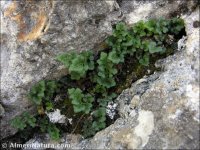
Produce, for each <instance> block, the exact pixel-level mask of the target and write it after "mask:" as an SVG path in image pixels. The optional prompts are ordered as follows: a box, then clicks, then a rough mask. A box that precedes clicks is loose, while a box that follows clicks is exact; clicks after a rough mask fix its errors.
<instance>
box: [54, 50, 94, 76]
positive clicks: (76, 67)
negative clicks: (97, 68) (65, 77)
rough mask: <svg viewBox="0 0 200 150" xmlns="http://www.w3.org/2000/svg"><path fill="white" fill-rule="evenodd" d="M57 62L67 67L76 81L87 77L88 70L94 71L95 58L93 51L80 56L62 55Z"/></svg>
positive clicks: (70, 53) (73, 54)
mask: <svg viewBox="0 0 200 150" xmlns="http://www.w3.org/2000/svg"><path fill="white" fill-rule="evenodd" d="M57 60H59V61H60V62H62V63H63V64H64V65H65V66H66V68H67V69H68V71H69V73H70V75H71V78H72V79H74V80H79V79H80V78H83V77H85V75H86V73H87V71H88V70H93V69H94V57H93V54H92V52H91V51H84V52H81V53H80V54H75V53H74V52H69V53H67V54H61V55H59V56H58V57H57Z"/></svg>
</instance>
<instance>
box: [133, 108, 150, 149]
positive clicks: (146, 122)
mask: <svg viewBox="0 0 200 150" xmlns="http://www.w3.org/2000/svg"><path fill="white" fill-rule="evenodd" d="M137 120H138V122H139V124H138V125H137V126H136V127H135V130H134V134H135V135H137V136H138V137H140V138H141V139H142V145H141V146H142V147H144V146H145V145H146V144H147V143H148V140H149V135H151V134H152V132H153V129H154V115H153V113H152V112H151V111H145V110H141V111H140V112H139V116H138V119H137Z"/></svg>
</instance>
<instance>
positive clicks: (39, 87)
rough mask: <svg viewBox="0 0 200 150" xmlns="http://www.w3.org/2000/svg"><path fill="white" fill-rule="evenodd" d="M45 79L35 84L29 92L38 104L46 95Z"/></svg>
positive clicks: (31, 98) (30, 97)
mask: <svg viewBox="0 0 200 150" xmlns="http://www.w3.org/2000/svg"><path fill="white" fill-rule="evenodd" d="M44 92H45V81H40V82H39V83H37V84H36V85H34V86H33V87H32V88H31V90H30V92H29V95H28V97H29V99H30V100H31V101H32V102H34V103H35V104H36V105H40V104H41V102H42V98H43V97H44V96H45V93H44Z"/></svg>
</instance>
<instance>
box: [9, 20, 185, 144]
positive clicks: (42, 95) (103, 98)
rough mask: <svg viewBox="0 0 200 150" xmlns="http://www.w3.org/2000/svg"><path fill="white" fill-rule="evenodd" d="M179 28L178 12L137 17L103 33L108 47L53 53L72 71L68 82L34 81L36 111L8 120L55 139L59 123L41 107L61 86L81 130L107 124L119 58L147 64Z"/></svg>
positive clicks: (47, 107)
mask: <svg viewBox="0 0 200 150" xmlns="http://www.w3.org/2000/svg"><path fill="white" fill-rule="evenodd" d="M183 28H184V22H183V20H182V19H180V18H173V19H163V18H160V19H150V20H148V21H139V22H137V23H135V24H134V25H133V26H131V27H130V28H129V27H128V26H127V25H126V24H125V23H123V22H120V23H118V24H116V26H115V28H114V29H113V34H112V35H111V36H110V37H108V38H107V39H106V43H107V45H108V49H106V50H105V51H103V52H100V54H93V53H92V52H91V51H83V52H81V53H76V52H74V51H71V52H68V53H65V54H61V55H58V56H57V57H56V59H57V60H58V61H59V62H61V63H63V64H64V66H65V67H66V68H67V70H68V73H69V75H70V78H68V77H67V80H66V82H67V83H66V84H70V83H71V82H72V83H73V84H72V85H70V86H68V87H67V88H66V86H63V87H64V88H63V87H62V86H60V84H59V86H58V82H57V81H40V82H38V83H37V84H36V85H34V86H33V87H32V88H31V90H30V92H29V94H28V97H29V99H30V100H31V101H32V102H33V103H34V104H35V105H36V106H37V108H38V114H37V117H34V116H32V115H30V114H28V113H23V114H22V115H21V116H17V117H16V118H14V119H13V120H12V121H11V125H12V126H13V127H15V128H17V129H19V130H24V129H26V128H27V127H32V128H34V127H36V126H37V127H39V128H40V131H41V132H47V133H49V135H50V137H51V138H52V139H54V140H58V139H59V137H60V134H61V133H60V128H59V126H57V125H56V124H53V123H51V122H50V121H49V119H48V117H47V116H46V115H45V112H48V111H52V110H54V109H55V107H57V105H56V104H55V102H54V101H53V99H54V98H55V96H56V94H58V95H59V94H60V93H59V92H61V91H63V89H64V91H66V93H65V94H63V93H62V94H61V95H62V96H63V95H64V96H63V97H64V98H66V99H69V100H70V102H69V101H68V102H67V103H69V104H70V108H71V107H73V113H75V114H76V113H79V114H82V115H84V121H82V122H84V123H83V130H82V133H83V135H84V136H85V137H90V136H93V135H94V134H95V133H96V132H98V131H99V130H101V129H103V128H105V127H106V107H107V105H108V102H110V101H112V100H113V99H115V97H116V96H117V95H116V94H115V93H114V92H115V91H116V89H115V87H116V85H117V84H118V83H117V82H116V81H119V80H117V79H118V73H123V72H122V71H121V70H120V66H121V64H122V63H124V62H125V61H126V62H127V58H131V59H133V60H134V62H136V61H137V62H138V63H139V64H141V65H142V66H146V67H148V66H149V64H150V63H151V58H152V57H154V56H160V54H163V53H165V52H166V48H165V45H166V41H167V39H169V37H170V36H174V37H176V36H178V34H179V33H180V32H181V31H182V30H183ZM169 35H170V36H169ZM94 58H95V59H94ZM154 58H155V57H154ZM137 65H138V64H137ZM141 65H139V67H141ZM133 67H134V66H133ZM79 80H81V81H79ZM69 81H70V82H69ZM82 84H84V85H82ZM79 86H81V87H80V88H79ZM73 87H75V88H73ZM59 88H60V89H59ZM61 88H63V89H61ZM66 89H67V90H66ZM81 89H82V90H83V91H82V90H81ZM59 96H60V95H59ZM66 99H65V100H64V101H65V102H66ZM64 101H62V100H61V101H60V103H61V104H59V105H62V104H63V105H62V107H63V106H66V105H65V102H64ZM58 108H59V107H58ZM75 116H76V115H75ZM36 118H37V120H36Z"/></svg>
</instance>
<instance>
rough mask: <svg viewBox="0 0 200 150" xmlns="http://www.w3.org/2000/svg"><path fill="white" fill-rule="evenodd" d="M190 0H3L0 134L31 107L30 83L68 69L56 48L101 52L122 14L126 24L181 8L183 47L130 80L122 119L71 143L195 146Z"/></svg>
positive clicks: (195, 83) (193, 39)
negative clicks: (152, 71) (155, 69)
mask: <svg viewBox="0 0 200 150" xmlns="http://www.w3.org/2000/svg"><path fill="white" fill-rule="evenodd" d="M196 3H197V1H165V2H162V1H126V0H122V1H117V2H116V1H114V0H113V1H106V0H101V1H84V0H80V1H53V0H52V1H26V2H25V1H1V8H0V13H1V30H0V34H1V105H2V106H3V107H2V108H1V112H3V117H1V118H0V119H1V129H0V132H1V138H4V137H7V136H10V135H13V134H14V133H16V130H15V129H13V128H11V127H10V125H9V120H10V119H12V118H13V117H15V116H16V115H19V114H21V113H22V112H23V111H25V110H28V111H33V112H34V108H33V107H32V104H31V103H30V102H29V101H28V100H27V97H26V94H27V92H28V90H29V89H30V87H31V86H32V85H33V84H35V83H36V82H38V81H39V80H42V79H50V78H59V77H60V76H62V75H63V74H65V73H66V71H65V70H64V69H63V66H62V65H60V64H59V63H57V62H56V61H55V59H54V58H55V56H56V55H57V54H59V53H63V52H66V51H69V50H72V49H74V50H76V51H82V50H86V49H94V50H100V49H101V48H103V47H104V45H103V44H102V42H103V41H104V40H105V38H106V37H107V36H108V35H109V34H111V31H112V25H113V24H115V23H116V22H118V21H120V20H124V21H125V22H127V23H129V24H132V23H135V22H137V21H138V20H141V19H148V18H150V17H160V16H166V17H170V16H173V15H175V16H176V15H181V14H186V15H185V16H184V17H185V22H186V23H187V24H186V25H187V26H186V29H187V40H186V43H185V48H182V49H181V48H180V52H178V53H177V54H175V55H173V56H171V57H169V58H167V59H165V60H163V61H161V62H160V63H158V64H157V65H161V66H162V67H163V68H164V72H163V73H156V74H155V75H152V76H150V77H148V78H145V79H142V80H141V81H140V83H139V84H137V82H136V83H134V84H133V86H132V87H131V88H130V89H127V90H126V91H124V92H123V93H122V94H121V95H120V97H119V98H118V101H119V104H120V105H119V108H118V109H119V111H120V115H121V117H120V118H119V119H118V120H117V121H116V122H115V123H114V124H113V125H111V126H110V127H108V128H106V129H105V130H103V131H101V132H99V133H97V135H96V136H95V137H94V138H93V139H91V140H84V141H82V140H77V139H79V138H75V139H76V140H75V141H76V142H74V147H77V148H80V147H85V148H103V149H104V148H125V147H127V148H182V147H186V148H187V147H188V148H194V147H198V144H197V143H196V142H197V141H198V139H199V138H198V135H197V133H198V132H197V131H196V128H197V127H198V125H199V124H198V123H199V122H198V121H199V118H198V113H199V112H198V108H199V105H198V98H199V97H198V91H199V86H198V82H199V78H198V77H199V76H198V75H199V74H198V72H199V70H198V64H199V60H198V54H199V49H198V48H199V46H198V42H199V41H198V39H199V34H198V29H199V28H193V26H192V25H193V21H195V20H198V12H197V11H199V10H196V11H195V12H194V13H193V14H191V15H190V12H191V11H192V10H193V9H194V7H195V6H196ZM183 43H184V42H183ZM195 48H196V49H195ZM132 99H133V100H132ZM131 100H132V101H131ZM125 102H126V103H125ZM132 105H133V106H132ZM132 107H133V108H132ZM125 108H126V109H125ZM4 110H5V111H4ZM149 116H150V117H149ZM146 124H147V125H148V126H147V125H146ZM143 131H145V132H143ZM73 137H74V135H73ZM67 138H68V139H70V138H71V136H68V135H67ZM173 138H174V139H173ZM172 139H173V140H172ZM71 141H72V142H71V143H72V144H73V140H71ZM80 141H81V142H80ZM47 142H49V141H47Z"/></svg>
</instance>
